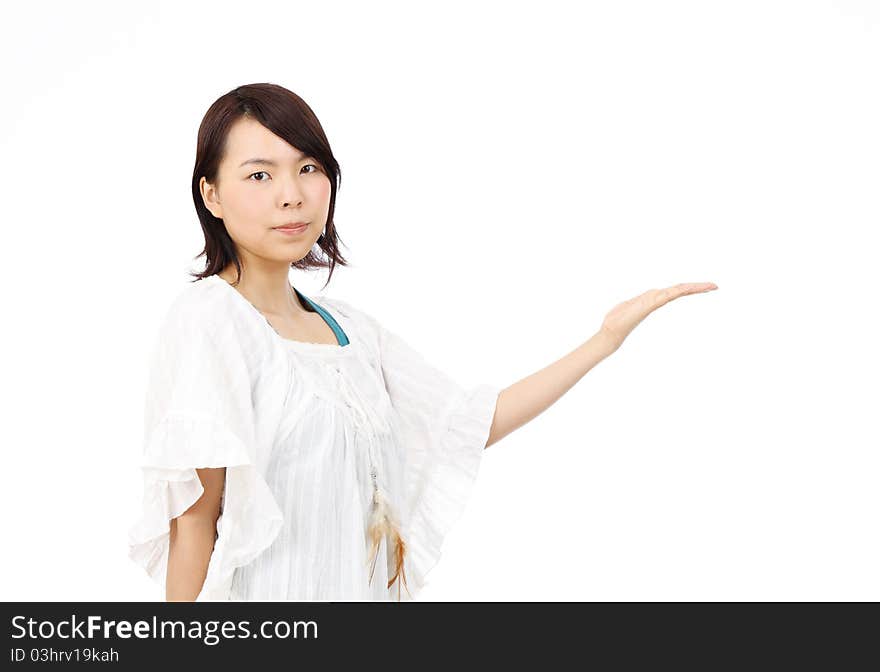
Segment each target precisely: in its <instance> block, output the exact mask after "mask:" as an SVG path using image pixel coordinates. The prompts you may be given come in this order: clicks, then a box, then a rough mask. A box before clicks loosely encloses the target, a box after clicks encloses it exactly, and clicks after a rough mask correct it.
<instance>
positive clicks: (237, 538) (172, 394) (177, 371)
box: [129, 299, 283, 601]
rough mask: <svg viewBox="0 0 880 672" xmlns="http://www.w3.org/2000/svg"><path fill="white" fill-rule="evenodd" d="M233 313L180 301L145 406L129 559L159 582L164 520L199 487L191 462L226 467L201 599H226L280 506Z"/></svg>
mask: <svg viewBox="0 0 880 672" xmlns="http://www.w3.org/2000/svg"><path fill="white" fill-rule="evenodd" d="M245 350H246V348H244V347H243V345H242V343H241V342H240V340H239V338H238V337H237V334H236V329H235V328H234V325H233V323H232V321H231V320H228V319H227V320H222V319H216V318H213V319H212V318H211V316H209V315H207V314H206V311H204V310H199V309H198V308H195V307H193V306H191V305H187V303H186V302H185V301H182V300H180V299H178V301H177V302H176V303H174V304H173V305H172V307H171V309H170V310H169V311H168V313H167V314H166V317H165V320H164V322H163V324H162V326H161V328H160V330H159V334H158V338H157V339H156V341H155V343H154V347H153V351H152V353H151V356H150V368H149V372H148V384H147V393H146V400H145V407H144V443H143V458H142V460H141V467H140V468H141V471H142V474H143V486H144V490H143V507H142V511H141V515H140V519H139V520H138V521H137V523H136V524H135V525H134V526H133V527H132V528H130V530H129V557H130V558H131V559H132V560H134V561H135V562H136V563H137V564H139V565H140V566H142V567H143V568H144V569H145V570H146V572H147V573H148V574H149V576H150V577H151V578H153V579H154V580H155V581H157V582H158V583H159V584H160V585H161V586H162V589H163V595H164V587H165V579H166V572H167V565H168V549H169V533H170V523H171V520H172V519H173V518H176V517H178V516H180V515H181V514H182V513H184V512H185V511H186V510H187V509H188V508H189V507H190V506H192V505H193V504H194V503H195V502H196V501H197V500H198V499H199V498H200V497H201V495H202V493H203V492H204V488H203V486H202V483H201V480H200V479H199V476H198V474H197V473H196V469H197V468H207V467H225V468H226V481H225V486H224V491H223V498H222V502H221V515H220V518H219V520H218V521H217V528H216V537H215V543H214V549H213V552H212V555H211V559H210V563H209V565H208V572H207V576H206V578H205V581H204V584H203V586H202V590H201V592H200V593H199V595H198V597H197V598H196V599H197V601H204V600H224V599H229V597H230V588H231V582H232V577H233V572H234V570H235V568H236V567H238V566H241V565H245V564H247V563H249V562H251V561H252V560H253V559H254V558H255V557H256V556H257V555H258V554H260V553H261V552H262V551H263V550H264V549H265V548H267V547H268V546H269V545H270V544H271V543H272V541H273V540H274V538H275V537H276V535H277V534H278V532H279V530H280V527H281V523H282V518H283V516H282V513H281V511H280V509H279V508H278V505H277V503H276V501H275V499H274V496H273V495H272V492H271V490H270V489H269V487H268V485H267V484H266V482H265V481H264V479H263V478H262V476H261V475H260V473H259V472H258V470H257V468H256V450H257V447H256V445H255V444H256V428H255V415H254V404H253V401H252V395H253V392H252V390H253V377H254V376H253V370H254V363H253V354H250V355H249V353H248V352H246V351H245Z"/></svg>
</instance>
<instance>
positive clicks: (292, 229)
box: [275, 224, 309, 236]
mask: <svg viewBox="0 0 880 672" xmlns="http://www.w3.org/2000/svg"><path fill="white" fill-rule="evenodd" d="M307 228H309V225H308V224H302V225H300V226H276V227H275V230H276V231H279V232H281V233H284V234H287V235H288V236H293V235H296V234H298V233H302V232H303V231H305V230H306V229H307Z"/></svg>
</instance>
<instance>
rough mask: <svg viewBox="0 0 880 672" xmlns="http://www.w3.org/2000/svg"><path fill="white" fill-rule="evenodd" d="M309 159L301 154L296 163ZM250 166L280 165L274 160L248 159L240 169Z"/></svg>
mask: <svg viewBox="0 0 880 672" xmlns="http://www.w3.org/2000/svg"><path fill="white" fill-rule="evenodd" d="M307 158H308V156H307V155H305V154H300V156H299V158H298V159H297V160H296V161H295V163H298V162H300V161H302V160H303V159H307ZM249 164H257V165H262V166H272V167H273V168H274V167H275V166H277V165H278V163H277V162H276V161H273V160H272V159H247V160H246V161H242V162H241V165H240V166H239V168H241V167H243V166H247V165H249Z"/></svg>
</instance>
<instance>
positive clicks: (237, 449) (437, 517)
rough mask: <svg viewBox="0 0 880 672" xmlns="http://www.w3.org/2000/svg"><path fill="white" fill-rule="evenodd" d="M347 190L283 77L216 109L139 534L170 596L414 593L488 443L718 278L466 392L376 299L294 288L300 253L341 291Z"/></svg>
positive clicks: (164, 353) (152, 388) (167, 346)
mask: <svg viewBox="0 0 880 672" xmlns="http://www.w3.org/2000/svg"><path fill="white" fill-rule="evenodd" d="M339 182H340V170H339V165H338V164H337V162H336V160H335V158H334V157H333V154H332V152H331V150H330V146H329V143H328V141H327V138H326V136H325V135H324V132H323V129H322V128H321V125H320V123H319V122H318V120H317V118H316V117H315V115H314V113H313V112H312V110H311V108H309V106H308V105H307V104H306V103H305V102H304V101H303V100H302V99H300V98H299V97H298V96H296V95H295V94H294V93H292V92H290V91H288V90H287V89H284V88H282V87H279V86H276V85H272V84H254V85H249V86H241V87H238V88H237V89H235V90H233V91H231V92H230V93H228V94H226V95H224V96H222V97H221V98H219V99H218V100H217V101H216V102H215V103H214V104H213V105H212V106H211V108H210V109H209V110H208V112H207V114H206V115H205V118H204V119H203V120H202V124H201V126H200V128H199V134H198V148H197V155H196V165H195V169H194V171H193V183H192V190H193V199H194V201H195V206H196V210H197V212H198V215H199V219H200V220H201V224H202V229H203V232H204V235H205V249H204V251H203V253H202V254H204V255H205V256H206V269H205V270H204V271H203V272H201V273H199V274H196V278H197V282H195V283H194V284H192V285H190V286H188V287H186V288H185V289H184V290H183V291H181V293H180V294H179V295H178V296H177V298H176V299H175V300H174V302H173V303H172V305H171V307H170V308H169V310H168V312H167V314H166V316H165V320H164V322H163V324H162V327H161V329H160V332H159V337H158V340H157V342H156V345H155V348H154V350H153V353H152V358H151V361H152V366H151V368H150V381H149V387H148V392H147V401H146V409H145V444H144V461H143V465H142V468H143V474H144V509H143V515H142V518H141V519H140V520H139V521H138V523H137V524H136V525H135V526H134V527H133V528H132V530H131V532H130V557H131V558H132V559H134V560H135V561H136V562H138V563H139V564H141V565H142V566H143V567H144V568H145V569H146V571H147V572H148V574H149V575H150V576H151V577H152V578H154V579H155V580H157V581H158V582H160V584H164V585H165V590H166V599H168V600H170V601H172V600H173V601H176V600H193V599H196V600H211V599H244V600H256V599H260V600H387V599H394V597H395V596H396V599H398V600H401V599H412V598H413V597H414V596H415V594H416V593H417V592H418V590H419V589H420V588H421V587H422V585H423V584H424V581H425V575H426V574H427V573H428V572H429V571H430V570H431V568H432V567H433V566H434V565H435V564H436V562H437V561H438V559H439V557H440V546H441V543H442V540H443V538H444V536H445V535H446V533H447V531H448V530H449V528H450V526H451V525H452V524H453V523H454V522H455V520H456V519H457V518H458V517H459V515H460V514H461V512H462V509H463V507H464V504H465V502H466V499H467V497H468V495H469V493H470V489H471V486H472V484H473V481H474V479H475V478H476V475H477V470H478V467H479V463H480V459H481V457H482V451H483V450H484V449H485V448H486V447H488V446H490V445H492V444H493V443H495V442H497V441H498V440H499V439H501V438H502V437H504V436H506V435H507V434H509V433H510V432H512V431H513V430H515V429H517V428H518V427H521V426H522V425H524V424H525V423H527V422H528V421H529V420H531V419H532V418H534V417H535V416H537V415H538V414H539V413H541V412H542V411H543V410H544V409H546V408H547V407H548V406H550V405H551V404H552V403H553V402H555V401H556V400H557V399H559V397H560V396H562V394H563V393H564V392H566V391H567V390H568V389H570V388H571V387H572V386H573V385H574V384H575V383H576V382H577V381H578V380H579V379H580V378H581V377H583V375H584V374H586V373H587V372H588V371H589V370H590V369H592V368H593V367H594V366H595V365H596V364H597V363H598V362H599V361H601V360H602V359H604V358H605V357H607V356H608V355H610V354H611V353H613V352H614V351H615V350H617V348H619V347H620V345H621V343H622V342H623V340H624V339H625V338H626V337H627V335H628V334H629V333H630V332H631V331H632V330H633V329H634V328H635V326H636V325H637V324H639V322H641V321H642V320H643V319H644V318H645V317H646V316H647V315H648V314H650V313H651V312H652V311H653V310H655V309H656V308H658V307H660V306H662V305H664V304H665V303H668V302H669V301H671V300H673V299H676V298H678V297H680V296H684V295H686V294H694V293H697V292H705V291H709V290H712V289H717V287H716V286H715V285H714V284H712V283H689V284H682V285H676V286H674V287H670V288H667V289H663V290H651V291H649V292H646V293H644V294H642V295H641V296H638V297H636V298H634V299H631V300H629V301H625V302H623V303H621V304H619V305H617V306H616V307H615V308H614V309H613V310H612V311H611V312H610V313H609V314H608V315H607V316H606V317H605V320H604V322H603V324H602V327H601V328H600V330H599V331H598V332H597V333H596V334H595V335H594V336H593V337H592V338H590V339H589V340H588V341H586V342H585V343H584V344H583V345H581V346H580V347H578V348H577V349H576V350H574V351H573V352H571V353H569V354H568V355H566V356H565V357H563V358H562V359H560V360H558V361H556V362H554V363H553V364H551V365H550V366H548V367H546V368H544V369H542V370H541V371H538V372H537V373H535V374H533V375H531V376H528V377H527V378H525V379H523V380H521V381H519V382H517V383H515V384H514V385H511V386H510V387H508V388H505V389H500V388H498V387H496V386H494V385H488V384H485V385H478V386H475V387H473V388H470V389H466V388H463V387H461V386H460V385H458V384H457V383H456V382H455V381H453V380H451V379H450V378H449V377H447V376H446V375H444V374H443V373H442V372H441V371H439V370H437V369H436V368H434V367H433V366H431V365H430V364H428V363H427V362H426V361H425V360H424V359H423V358H422V357H421V356H420V355H419V354H418V353H417V352H416V351H415V350H413V349H412V348H411V347H410V346H409V345H408V344H407V343H405V342H404V341H403V340H402V339H401V338H400V337H399V336H397V335H396V334H395V333H393V332H391V331H390V330H388V329H386V328H384V327H383V326H382V325H381V324H379V323H378V322H377V321H376V320H375V319H374V318H373V317H372V316H370V315H369V314H367V313H366V312H364V311H362V310H360V309H357V308H355V307H354V306H352V305H350V304H349V303H347V302H345V301H342V300H340V299H335V298H332V299H331V298H329V297H326V296H325V297H322V298H321V299H320V300H318V301H314V300H312V299H310V298H308V297H306V296H305V295H303V294H302V293H300V292H299V290H297V289H296V288H295V287H293V286H292V285H291V284H290V280H289V277H288V274H289V270H290V268H291V267H293V268H299V269H309V268H315V267H328V268H329V275H328V283H329V279H330V277H332V275H333V268H334V267H335V265H336V264H337V263H339V264H342V265H343V266H345V265H347V263H346V261H345V259H344V257H343V256H342V255H341V254H340V252H339V249H338V243H339V238H338V235H337V233H336V228H335V226H334V222H333V213H334V206H335V201H336V193H337V189H338V186H339ZM315 246H317V247H318V248H319V250H320V251H321V252H322V253H323V255H325V256H326V258H327V261H325V260H324V259H323V258H322V257H321V255H319V254H316V252H315V250H314V247H315ZM325 286H326V285H325ZM395 584H396V585H395Z"/></svg>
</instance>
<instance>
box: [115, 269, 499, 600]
mask: <svg viewBox="0 0 880 672" xmlns="http://www.w3.org/2000/svg"><path fill="white" fill-rule="evenodd" d="M301 296H302V295H301ZM309 301H310V302H312V304H317V306H318V307H319V308H321V309H323V311H326V313H327V314H329V316H330V318H331V319H332V320H335V321H336V324H337V325H338V326H339V327H340V328H341V330H342V331H343V332H344V334H345V336H347V337H348V343H347V344H345V345H335V344H334V345H328V344H319V343H306V342H302V341H293V340H290V339H286V338H283V337H281V336H280V335H279V334H278V333H276V332H275V330H274V329H273V328H272V327H271V325H270V324H269V322H268V321H267V320H266V319H265V318H264V317H263V316H262V315H261V314H260V313H259V311H257V309H256V308H255V307H254V306H253V305H251V304H250V303H249V302H248V301H247V300H246V299H245V298H244V296H243V295H241V294H240V293H239V292H238V290H236V289H235V288H234V287H232V286H231V285H229V284H228V283H227V282H226V281H225V280H223V279H222V278H220V277H219V276H211V277H208V278H206V279H204V280H201V281H198V282H195V283H192V284H190V285H188V286H187V287H186V288H185V289H183V290H182V291H181V292H180V294H179V295H178V296H177V297H176V298H175V300H174V301H173V302H172V304H171V306H170V308H169V310H168V312H167V314H166V316H165V319H164V321H163V324H162V326H161V328H160V330H159V333H158V338H157V340H156V343H155V347H154V349H153V351H152V354H151V359H150V363H151V366H150V372H149V383H148V389H147V394H146V403H145V416H144V446H143V451H144V452H143V460H142V463H141V467H142V471H143V477H144V497H143V511H142V515H141V518H140V519H139V520H138V521H137V523H136V524H135V525H134V526H133V527H132V528H131V530H130V532H129V555H130V557H131V558H132V559H133V560H134V561H135V562H137V563H138V564H140V565H141V566H142V567H144V569H145V570H146V571H147V573H148V574H149V576H151V577H152V578H153V579H154V580H155V581H157V582H158V583H159V584H160V585H161V586H162V590H163V595H164V585H165V576H166V570H167V563H168V541H169V539H168V533H169V530H170V521H171V519H173V518H175V517H176V516H179V515H180V514H181V513H183V512H184V511H186V510H187V509H188V508H189V507H190V506H191V505H192V504H193V503H194V502H196V501H197V500H198V498H199V497H200V496H201V494H202V492H203V487H202V485H201V481H200V480H199V478H198V474H197V473H196V471H195V469H196V468H201V467H221V466H222V467H226V485H225V488H224V493H223V501H222V504H221V515H220V519H219V520H218V522H217V537H216V540H215V545H214V550H213V553H212V555H211V560H210V563H209V565H208V574H207V577H206V579H205V582H204V585H203V587H202V591H201V593H200V594H199V596H198V598H197V599H198V600H199V601H203V600H216V599H221V600H225V599H233V600H318V601H322V600H337V601H338V600H398V599H400V600H409V599H412V598H413V597H415V595H416V594H417V593H418V591H419V589H420V588H421V587H422V586H423V585H424V583H425V577H426V574H427V573H428V572H429V571H430V570H431V569H432V568H433V566H434V565H435V564H436V562H437V561H438V560H439V558H440V547H441V543H442V541H443V539H444V537H445V535H446V533H447V531H448V530H449V529H450V527H451V526H452V524H453V523H454V522H455V521H456V520H457V518H458V517H459V516H460V515H461V513H462V510H463V508H464V505H465V503H466V501H467V499H468V497H469V495H470V491H471V487H472V485H473V481H474V479H475V478H476V475H477V471H478V468H479V464H480V460H481V458H482V454H483V449H484V448H485V444H486V440H487V439H488V436H489V428H490V426H491V423H492V419H493V416H494V412H495V405H496V401H497V397H498V394H499V392H500V389H499V388H498V387H496V386H494V385H488V384H481V385H476V386H473V387H469V388H468V387H463V386H461V385H460V384H458V383H457V382H455V381H453V380H452V379H450V378H449V377H448V376H446V375H445V374H444V373H442V372H441V371H439V370H437V369H436V368H435V367H433V366H432V365H430V364H429V363H428V362H426V361H425V360H424V358H423V357H422V356H421V355H419V354H418V353H417V352H416V351H415V350H414V349H413V348H411V347H410V346H409V345H408V344H407V343H405V342H404V341H403V340H402V339H401V338H400V337H399V336H398V335H396V334H395V333H393V332H391V331H390V330H388V329H386V328H384V327H382V326H381V325H380V324H379V323H378V322H377V321H376V320H375V319H374V318H373V317H372V316H370V315H369V314H367V313H366V312H364V311H362V310H359V309H356V308H354V307H353V306H351V305H350V304H348V303H347V302H345V301H341V300H339V299H331V298H329V297H321V298H319V299H309ZM342 342H345V341H344V340H343V341H342ZM376 489H378V490H381V492H382V493H383V495H384V496H385V498H386V500H387V501H388V504H389V506H390V507H391V510H392V511H393V513H394V515H395V516H396V519H397V521H399V523H400V532H401V538H402V540H403V541H404V542H405V547H406V554H405V561H404V570H405V578H406V583H405V585H402V581H401V580H400V579H398V580H397V581H395V582H394V583H393V584H392V585H391V586H390V587H389V586H388V585H387V584H388V579H389V577H391V576H392V575H393V572H394V567H395V562H394V557H393V556H392V551H393V550H394V548H393V547H390V546H393V545H389V544H386V542H385V541H383V542H382V543H381V544H380V546H379V551H378V556H377V558H376V560H375V565H373V564H372V563H371V562H370V558H369V557H368V552H367V551H368V540H367V537H366V532H367V523H368V518H369V515H370V510H371V506H372V501H373V495H374V491H375V490H376ZM371 567H372V568H373V569H372V571H373V577H372V581H370V580H369V574H370V571H371Z"/></svg>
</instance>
